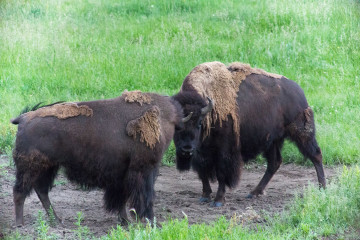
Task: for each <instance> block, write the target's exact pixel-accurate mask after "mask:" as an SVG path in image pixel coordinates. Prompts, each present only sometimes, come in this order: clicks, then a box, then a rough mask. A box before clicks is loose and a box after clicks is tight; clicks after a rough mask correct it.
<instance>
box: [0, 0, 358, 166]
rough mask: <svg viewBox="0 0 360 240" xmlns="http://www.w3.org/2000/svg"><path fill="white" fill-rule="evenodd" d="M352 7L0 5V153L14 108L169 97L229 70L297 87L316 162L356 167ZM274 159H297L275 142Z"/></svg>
mask: <svg viewBox="0 0 360 240" xmlns="http://www.w3.org/2000/svg"><path fill="white" fill-rule="evenodd" d="M359 10H360V9H359V2H358V1H350V0H349V1H315V0H314V1H300V2H298V1H291V2H288V1H285V0H284V1H282V0H279V1H222V2H220V1H215V0H210V1H208V0H206V1H205V0H199V1H186V0H176V1H165V0H163V1H151V0H149V1H140V0H132V1H120V2H119V1H112V0H101V1H95V0H86V1H84V0H81V1H80V0H75V1H70V0H62V1H56V0H49V1H40V0H32V1H8V0H2V1H0V151H3V152H10V148H11V146H12V142H13V140H14V135H15V132H16V128H15V127H14V126H11V124H10V123H9V119H10V118H12V117H15V116H17V114H18V113H19V112H20V111H21V109H22V108H23V107H24V106H25V105H29V104H30V105H32V104H36V103H38V102H45V103H51V102H54V101H59V100H64V101H80V100H91V99H101V98H111V97H116V96H118V95H120V94H121V92H122V91H123V90H124V89H128V90H134V89H140V90H142V91H154V92H158V93H162V94H169V95H171V94H174V93H176V92H177V91H178V89H179V88H180V85H181V83H182V80H183V79H184V77H185V76H186V75H187V74H188V73H189V72H190V70H191V69H192V68H194V67H195V66H196V65H198V64H200V63H202V62H207V61H221V62H224V63H231V62H233V61H240V62H246V63H250V64H251V65H252V66H254V67H258V68H263V69H265V70H267V71H269V72H275V73H280V74H283V75H285V76H287V77H288V78H290V79H293V80H295V81H296V82H298V83H299V84H300V85H301V86H302V87H303V89H304V90H305V93H306V96H307V98H308V101H309V103H310V105H311V106H312V108H313V109H314V111H315V118H316V122H317V131H318V139H319V142H320V146H321V147H322V150H323V154H324V160H325V162H326V163H354V162H360V154H359V152H360V148H359V147H358V146H359V145H360V128H359V127H358V123H359V122H360V110H359V106H360V98H359V92H360V84H359V81H360V79H359V78H360V68H359V67H358V66H360V57H359V56H360V44H359V42H360V30H359V29H360V11H359ZM284 159H285V161H302V157H301V156H300V155H299V154H298V152H297V150H296V149H295V148H293V147H292V146H291V145H289V144H287V146H286V147H285V149H284Z"/></svg>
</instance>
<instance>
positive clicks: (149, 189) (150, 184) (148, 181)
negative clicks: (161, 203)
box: [128, 167, 158, 221]
mask: <svg viewBox="0 0 360 240" xmlns="http://www.w3.org/2000/svg"><path fill="white" fill-rule="evenodd" d="M157 173H158V169H157V167H156V168H154V169H152V170H151V171H150V172H149V173H147V174H146V176H144V174H145V173H143V172H140V171H130V172H129V173H128V175H129V177H128V184H129V186H128V189H131V194H130V199H129V200H130V206H131V207H133V208H135V210H136V214H137V217H138V220H141V219H142V218H144V217H145V218H147V219H149V220H150V221H153V219H154V212H153V205H154V202H153V201H154V197H155V191H154V183H155V179H156V177H157Z"/></svg>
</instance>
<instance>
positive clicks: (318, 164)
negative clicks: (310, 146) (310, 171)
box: [310, 148, 326, 188]
mask: <svg viewBox="0 0 360 240" xmlns="http://www.w3.org/2000/svg"><path fill="white" fill-rule="evenodd" d="M310 160H311V162H312V163H313V164H314V166H315V170H316V174H317V177H318V181H319V185H320V187H322V188H325V187H326V179H325V173H324V168H323V164H322V154H321V150H320V148H319V153H318V154H316V155H313V156H310Z"/></svg>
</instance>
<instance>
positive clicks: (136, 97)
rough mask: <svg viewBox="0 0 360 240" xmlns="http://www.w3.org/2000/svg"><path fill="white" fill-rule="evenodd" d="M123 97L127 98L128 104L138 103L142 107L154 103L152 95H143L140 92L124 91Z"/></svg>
mask: <svg viewBox="0 0 360 240" xmlns="http://www.w3.org/2000/svg"><path fill="white" fill-rule="evenodd" d="M122 95H123V96H124V97H125V101H126V102H130V103H132V102H138V103H139V104H140V106H142V105H143V104H144V103H146V104H150V103H151V101H152V99H151V96H150V94H148V93H142V92H141V91H139V90H135V91H131V92H128V91H124V93H123V94H122Z"/></svg>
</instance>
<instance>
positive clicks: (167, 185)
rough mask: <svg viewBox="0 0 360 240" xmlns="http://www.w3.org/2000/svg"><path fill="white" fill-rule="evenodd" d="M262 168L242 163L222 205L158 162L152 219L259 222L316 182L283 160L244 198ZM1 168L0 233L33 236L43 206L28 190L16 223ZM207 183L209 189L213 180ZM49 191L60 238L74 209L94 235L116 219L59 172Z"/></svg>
mask: <svg viewBox="0 0 360 240" xmlns="http://www.w3.org/2000/svg"><path fill="white" fill-rule="evenodd" d="M8 161H9V159H8V158H6V157H5V156H2V157H1V156H0V165H3V164H6V163H8ZM265 169H266V167H265V166H264V165H259V164H251V165H248V166H245V168H244V170H243V173H242V177H241V181H240V184H239V185H238V187H237V188H236V189H233V190H228V192H227V194H226V204H225V206H223V207H220V208H213V207H210V206H209V204H208V203H207V204H204V203H200V202H199V198H200V196H201V191H202V186H201V182H200V181H199V180H198V178H197V175H196V174H195V173H194V172H192V171H190V172H186V173H179V172H178V171H177V170H176V169H175V167H161V168H160V174H159V176H158V178H157V181H156V185H155V189H156V194H157V196H156V200H155V206H154V212H155V216H156V219H157V222H160V223H161V222H163V221H165V220H167V219H168V218H183V217H184V214H186V215H187V217H188V221H189V223H190V224H192V223H203V222H206V223H209V222H211V221H214V220H216V219H218V218H219V217H220V216H222V215H224V216H226V218H227V219H229V218H231V217H232V216H234V214H236V216H238V217H239V219H240V221H242V222H244V223H245V224H247V223H249V224H253V223H259V224H261V223H262V222H263V221H264V217H265V216H266V215H273V214H275V213H280V212H281V211H283V210H284V208H285V205H286V204H287V203H289V201H291V199H293V197H294V194H295V192H298V193H301V192H302V190H303V187H304V186H306V185H308V184H309V183H317V178H316V173H315V169H314V168H313V167H304V166H298V165H294V164H283V165H282V166H281V167H280V169H279V171H278V172H277V173H276V174H275V176H274V177H273V179H272V181H271V182H270V183H269V185H268V187H267V189H266V192H267V194H266V195H264V196H261V197H257V198H253V199H247V198H246V196H247V194H248V193H249V192H250V191H251V190H252V189H253V188H254V187H255V186H256V185H257V184H258V182H259V181H260V179H261V177H262V176H263V174H264V173H265ZM3 171H5V172H7V173H5V174H4V173H3V174H0V232H1V229H2V232H3V233H9V232H14V231H16V229H17V230H18V231H19V232H20V233H22V234H27V235H33V236H35V235H36V219H37V216H38V212H39V210H41V211H44V210H43V208H42V206H41V203H40V200H39V199H38V198H37V196H36V194H34V193H33V194H31V196H30V197H28V198H27V199H26V201H25V207H24V221H25V225H24V226H23V227H21V228H16V227H15V226H14V218H15V216H14V206H13V201H12V186H13V184H14V180H15V170H14V169H13V168H11V167H6V168H5V170H3ZM325 172H326V177H327V179H329V178H331V177H332V176H334V175H335V174H336V169H332V168H326V169H325ZM211 186H212V189H213V192H214V193H215V192H216V190H217V183H213V184H212V185H211ZM214 193H213V194H214ZM49 196H50V200H51V201H52V203H53V205H54V208H55V210H56V212H57V214H58V215H59V216H60V217H61V218H62V219H63V222H64V227H61V226H56V227H52V228H50V232H51V233H55V234H57V235H58V236H60V238H62V239H72V236H74V231H73V230H74V229H76V226H75V225H74V223H75V221H76V220H75V219H76V216H77V212H80V211H81V212H82V213H83V215H84V221H83V225H86V226H88V228H89V230H90V231H91V232H92V233H93V235H94V236H102V235H105V234H106V233H107V232H109V231H110V230H111V228H112V227H114V228H115V227H116V225H117V216H116V215H115V214H111V213H107V212H106V211H105V210H104V208H103V199H102V198H103V192H102V191H101V190H92V191H84V190H81V189H80V188H79V187H78V186H77V185H74V184H72V183H70V182H69V181H67V179H66V178H65V177H64V176H63V175H62V174H59V176H58V177H57V179H56V181H55V186H54V188H53V189H52V191H51V192H50V194H49Z"/></svg>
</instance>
